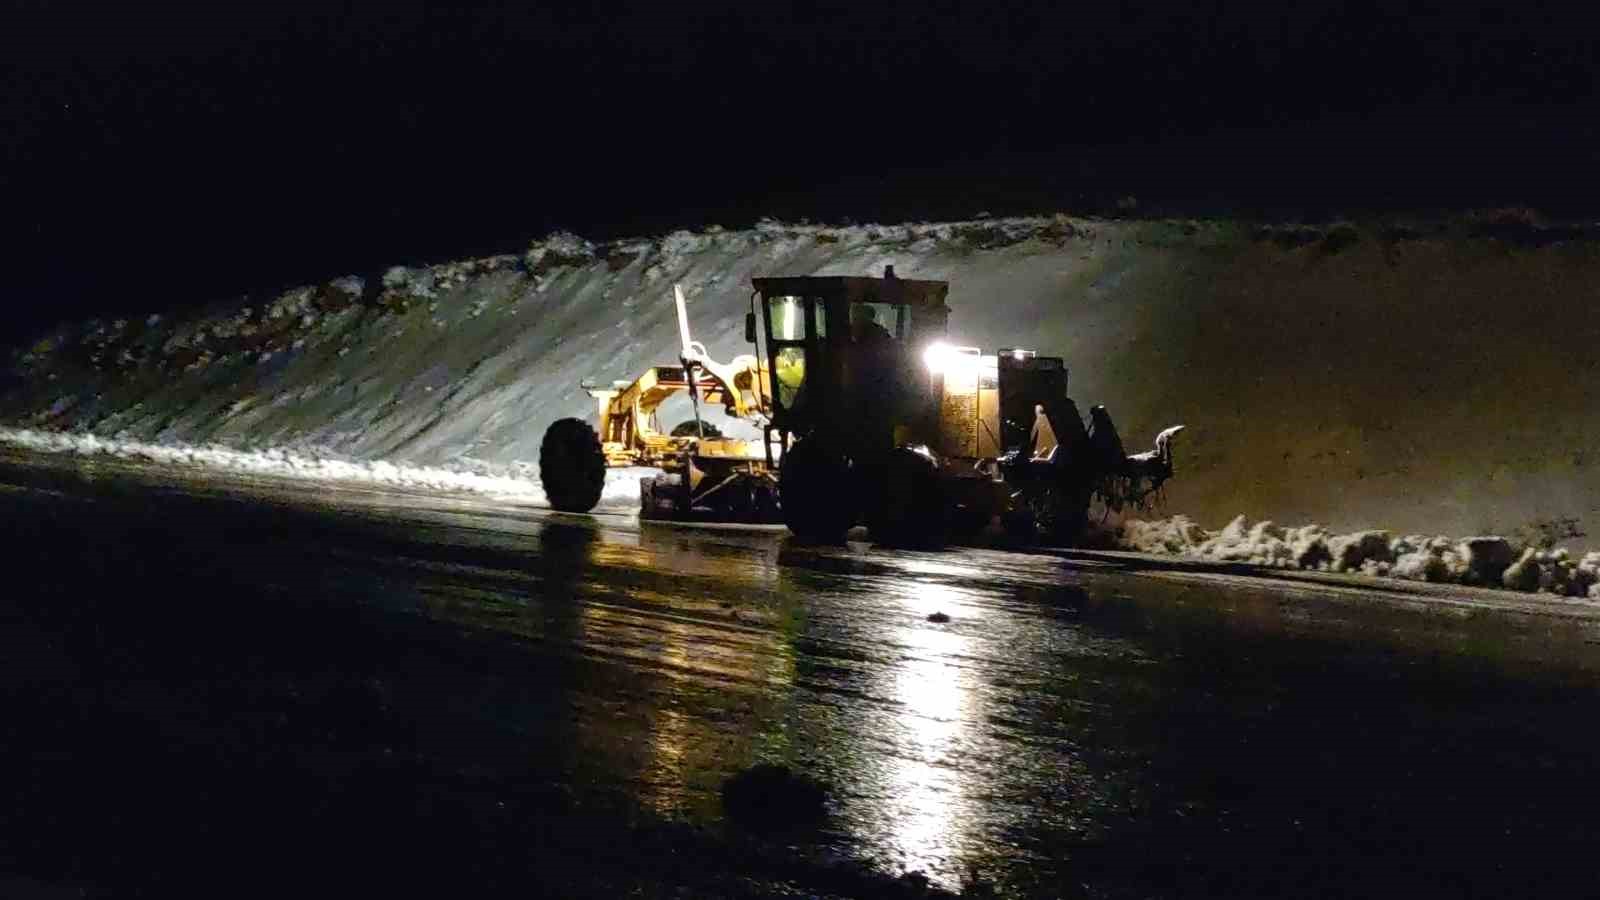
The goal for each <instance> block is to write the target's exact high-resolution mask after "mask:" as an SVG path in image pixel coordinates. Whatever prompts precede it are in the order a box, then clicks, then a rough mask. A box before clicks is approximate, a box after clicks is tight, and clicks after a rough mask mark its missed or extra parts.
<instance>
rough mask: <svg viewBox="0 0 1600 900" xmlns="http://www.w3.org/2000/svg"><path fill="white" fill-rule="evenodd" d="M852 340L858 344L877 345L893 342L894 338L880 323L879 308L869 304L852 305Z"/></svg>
mask: <svg viewBox="0 0 1600 900" xmlns="http://www.w3.org/2000/svg"><path fill="white" fill-rule="evenodd" d="M850 339H851V340H852V341H854V342H855V343H857V344H877V343H881V342H885V341H892V340H894V336H893V335H891V334H890V333H889V329H887V328H885V327H883V325H882V323H880V322H879V321H878V310H877V307H874V306H872V305H870V304H867V303H852V304H850Z"/></svg>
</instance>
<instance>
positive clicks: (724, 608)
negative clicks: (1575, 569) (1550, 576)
mask: <svg viewBox="0 0 1600 900" xmlns="http://www.w3.org/2000/svg"><path fill="white" fill-rule="evenodd" d="M0 520H3V528H4V533H3V534H0V539H3V540H4V541H5V546H6V547H7V548H8V549H9V550H10V551H11V559H10V563H9V565H8V567H7V569H8V573H7V581H8V582H9V586H8V588H7V590H6V599H4V600H3V601H0V629H3V631H0V634H3V646H4V650H5V652H4V662H3V663H0V665H3V669H0V680H3V688H4V693H3V695H0V700H3V702H4V704H5V707H4V713H5V715H4V722H5V729H6V730H5V733H4V737H5V745H4V749H3V755H0V773H4V775H3V782H0V842H3V843H0V873H8V874H10V875H12V876H14V877H16V878H19V879H23V881H19V882H17V883H19V884H22V883H25V884H27V885H30V886H31V887H32V888H35V889H37V890H40V891H45V892H46V893H47V894H48V892H49V891H51V890H55V889H60V890H73V891H75V890H78V889H83V890H86V891H87V892H89V893H90V894H91V895H106V896H120V895H144V896H169V895H173V894H176V893H185V892H188V891H191V890H199V889H202V888H203V887H208V886H209V888H211V889H217V888H219V887H221V888H223V889H225V890H226V892H232V893H240V892H244V893H248V892H250V891H251V890H252V889H260V890H261V891H262V892H263V893H271V892H277V891H280V890H284V889H288V890H295V891H297V892H301V893H303V894H307V895H314V894H320V893H323V892H324V891H326V892H330V893H331V892H334V891H336V890H348V889H352V888H359V889H364V890H374V889H379V888H383V887H413V888H414V887H417V886H419V885H422V884H428V885H433V886H437V887H444V888H447V889H449V890H451V891H452V892H454V893H457V894H461V895H468V896H474V895H490V894H501V893H506V894H511V893H515V894H518V895H519V896H527V895H528V894H529V893H532V894H534V895H538V894H547V895H590V896H616V895H620V894H625V893H630V892H632V893H640V894H644V895H668V896H671V895H677V896H705V895H721V894H744V895H750V896H759V895H765V894H772V893H793V894H796V895H807V894H813V893H832V894H844V895H863V894H883V893H893V892H896V891H899V892H905V891H910V892H913V893H914V892H917V891H920V890H921V889H922V888H923V887H924V885H926V886H927V887H928V888H929V889H933V890H948V891H962V890H965V891H967V892H968V893H970V894H974V895H1002V896H1005V895H1027V896H1078V895H1088V896H1196V895H1209V896H1242V895H1249V896H1281V895H1289V894H1293V895H1299V896H1304V895H1314V896H1375V895H1386V896H1417V895H1422V896H1477V895H1482V896H1504V895H1506V894H1507V893H1508V892H1514V893H1516V894H1518V895H1526V894H1530V893H1534V892H1537V893H1539V894H1542V895H1544V896H1580V895H1592V894H1594V893H1595V892H1596V891H1597V890H1600V878H1597V877H1596V874H1595V873H1596V870H1595V868H1594V866H1593V864H1592V859H1593V857H1594V852H1595V851H1596V850H1597V849H1600V825H1597V823H1600V813H1597V809H1596V807H1597V802H1600V766H1597V764H1596V758H1597V753H1600V746H1597V742H1596V738H1597V736H1600V728H1597V724H1596V723H1597V720H1600V717H1597V713H1600V696H1597V694H1596V691H1595V688H1596V683H1597V676H1596V670H1597V668H1600V666H1597V655H1600V645H1597V644H1596V643H1595V641H1596V640H1597V638H1596V633H1597V632H1596V628H1595V620H1594V619H1593V618H1592V617H1588V618H1586V617H1583V616H1576V617H1566V616H1561V615H1546V614H1542V613H1535V612H1531V611H1519V610H1517V609H1515V608H1510V609H1508V610H1502V611H1484V610H1476V611H1474V610H1464V609H1460V608H1453V607H1450V606H1448V605H1438V606H1435V605H1431V604H1428V603H1425V602H1404V603H1397V602H1393V601H1392V600H1390V599H1386V598H1384V597H1382V596H1381V595H1378V594H1368V593H1362V592H1352V591H1348V590H1342V591H1341V590H1336V589H1331V588H1330V589H1324V588H1318V587H1315V586H1305V585H1300V586H1293V587H1287V586H1283V585H1278V584H1274V583H1270V582H1251V581H1248V580H1241V579H1228V578H1216V577H1205V576H1183V575H1175V574H1171V573H1152V572H1140V571H1129V570H1125V569H1123V568H1120V567H1117V566H1112V565H1104V564H1100V565H1096V564H1091V563H1087V562H1084V561H1071V560H1065V559H1062V558H1060V557H1058V556H1054V555H1028V554H1016V553H1006V552H1002V551H997V550H981V549H958V550H951V551H948V552H943V553H907V552H893V551H887V550H879V549H874V548H872V547H869V546H866V545H864V544H852V545H851V546H849V547H847V548H808V547H803V546H797V545H794V544H792V543H791V542H789V541H788V540H786V539H784V538H782V537H781V536H779V535H776V534H773V533H761V532H756V533H751V532H741V531H733V530H714V529H686V528H673V527H661V526H645V527H642V528H641V527H640V525H639V524H638V523H637V522H636V521H634V520H633V519H631V518H629V517H625V516H600V517H595V518H587V517H570V516H562V515H559V514H553V513H549V512H547V511H542V510H532V509H528V508H521V507H515V506H507V505H504V504H498V503H495V502H493V501H486V500H478V499H454V498H440V497H425V496H420V495H407V494H397V493H392V492H382V491H376V490H360V489H337V490H336V489H332V488H310V487H306V486H303V485H287V484H283V483H271V482H259V481H258V482H249V481H244V480H234V481H230V482H228V483H226V484H223V483H218V482H212V483H204V484H203V483H198V482H192V481H187V480H183V479H181V478H179V477H177V476H172V475H169V474H164V473H158V472H151V471H149V470H143V469H139V468H136V467H131V466H128V465H126V464H110V463H92V464H85V463H81V462H79V463H61V462H43V463H41V462H40V461H38V460H29V461H20V460H17V459H9V460H5V461H0ZM935 614H942V616H941V615H935ZM930 616H931V617H934V619H935V620H939V621H934V620H930ZM944 617H948V621H942V619H943V618H944ZM758 762H770V763H778V764H782V765H786V766H789V767H791V768H792V769H793V770H795V771H797V772H799V773H802V774H804V775H806V776H807V777H810V778H814V779H816V780H818V781H819V782H821V783H822V784H823V785H825V786H826V789H827V792H828V801H827V804H828V806H827V813H828V814H827V817H826V818H825V819H824V820H823V821H822V822H821V823H820V824H810V823H795V824H787V823H786V822H785V820H784V819H783V817H782V816H781V815H776V816H774V817H773V818H772V820H771V821H767V822H758V823H751V822H746V821H734V820H731V819H730V818H729V817H728V816H727V815H726V814H725V812H724V809H723V805H722V802H721V799H720V793H719V792H720V789H721V787H722V785H723V783H724V781H725V780H726V779H728V778H729V777H731V776H734V775H736V774H737V773H739V772H741V771H743V770H745V769H747V768H748V767H750V766H751V765H753V764H755V763H758ZM906 872H918V873H922V876H926V879H927V880H926V882H924V881H923V880H922V878H921V877H919V876H913V877H912V878H909V879H907V878H901V879H898V880H892V876H895V875H900V874H902V873H906ZM879 873H882V875H883V876H884V877H882V878H881V879H879ZM875 879H879V880H875ZM5 884H6V882H4V881H3V880H0V887H4V886H5ZM50 895H53V894H50ZM63 895H69V894H63Z"/></svg>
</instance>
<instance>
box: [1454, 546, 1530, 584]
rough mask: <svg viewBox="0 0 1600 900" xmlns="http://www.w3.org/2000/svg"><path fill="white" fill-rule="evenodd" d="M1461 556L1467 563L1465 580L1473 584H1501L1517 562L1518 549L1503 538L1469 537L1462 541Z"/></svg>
mask: <svg viewBox="0 0 1600 900" xmlns="http://www.w3.org/2000/svg"><path fill="white" fill-rule="evenodd" d="M1461 555H1462V556H1464V557H1466V561H1467V571H1466V574H1465V578H1464V580H1466V581H1468V582H1470V583H1473V584H1499V583H1500V579H1501V577H1502V576H1503V575H1504V574H1505V571H1506V569H1507V568H1509V567H1510V566H1511V564H1512V563H1513V562H1515V561H1516V559H1517V549H1516V548H1515V547H1513V546H1512V545H1511V541H1509V540H1507V539H1505V538H1503V537H1498V536H1489V537H1469V538H1465V539H1463V540H1462V541H1461Z"/></svg>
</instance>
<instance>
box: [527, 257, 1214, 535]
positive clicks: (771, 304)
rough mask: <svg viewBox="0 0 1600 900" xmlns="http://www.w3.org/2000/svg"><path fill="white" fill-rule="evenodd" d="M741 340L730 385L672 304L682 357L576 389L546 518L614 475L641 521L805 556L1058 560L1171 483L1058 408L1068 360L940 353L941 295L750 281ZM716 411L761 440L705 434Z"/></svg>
mask: <svg viewBox="0 0 1600 900" xmlns="http://www.w3.org/2000/svg"><path fill="white" fill-rule="evenodd" d="M752 286H753V288H754V291H753V293H752V294H751V297H750V309H749V312H748V313H747V314H746V317H745V339H746V341H747V342H749V343H751V344H752V345H754V348H755V350H756V353H754V354H751V355H746V356H740V357H737V358H735V359H734V360H733V361H732V362H730V363H728V364H726V365H724V364H720V363H718V362H716V361H715V360H713V359H712V358H711V357H710V356H709V354H707V353H706V350H705V347H704V346H703V345H701V344H699V343H698V342H695V341H693V340H691V339H690V335H689V325H688V315H687V307H686V304H685V302H684V297H683V294H682V291H681V290H675V293H676V303H677V307H678V326H679V337H680V350H681V352H680V356H679V360H678V364H677V365H661V366H654V367H652V368H650V369H649V370H647V371H646V372H645V373H644V374H643V375H641V376H640V377H639V378H637V379H635V380H634V381H632V382H616V383H613V384H612V385H611V386H610V387H607V388H598V387H595V386H593V385H585V387H586V388H587V389H588V391H589V393H590V395H591V396H592V397H594V399H595V400H596V402H597V406H598V413H599V429H598V431H597V430H596V429H594V428H592V427H590V425H589V424H588V423H586V422H584V421H583V420H580V419H563V420H560V421H558V422H556V423H554V424H553V425H551V426H550V428H549V430H548V431H547V432H546V433H545V437H544V442H543V444H542V446H541V453H540V470H541V476H542V478H543V480H544V484H545V491H546V493H547V495H548V496H549V497H550V500H551V503H552V505H554V506H555V507H556V508H557V509H562V510H567V511H579V512H581V511H587V510H589V509H591V508H593V507H594V506H595V504H596V503H597V502H598V501H599V498H600V493H601V489H602V487H603V484H604V480H605V471H606V468H607V467H616V466H648V467H654V468H658V469H660V470H661V474H659V475H656V476H653V477H648V478H645V479H643V481H642V483H641V490H640V512H641V515H643V516H644V517H646V518H687V517H707V518H716V519H728V520H736V521H773V520H778V519H781V521H782V522H783V523H784V524H786V525H787V526H788V528H789V530H790V531H792V532H793V533H794V534H795V535H796V536H797V537H800V538H802V539H805V540H809V541H818V542H835V543H836V542H839V541H842V540H843V539H844V536H845V534H846V532H847V531H848V530H849V529H851V528H852V527H855V526H857V525H865V526H866V527H867V529H868V532H869V534H870V536H871V537H872V539H873V540H874V541H878V542H880V543H885V544H892V545H900V546H927V545H937V544H939V543H941V542H943V541H944V540H946V539H947V538H949V537H952V536H954V537H963V536H969V535H972V534H975V533H977V532H979V531H981V530H983V529H985V528H987V527H989V526H991V525H993V524H996V523H998V524H999V525H1001V526H1002V527H1003V528H1004V530H1005V532H1006V533H1008V534H1009V535H1011V536H1012V537H1013V538H1015V539H1019V540H1025V541H1031V540H1035V539H1043V540H1047V541H1050V542H1070V541H1072V540H1073V539H1075V538H1076V537H1078V536H1079V535H1080V534H1081V533H1082V531H1083V529H1084V527H1085V525H1086V524H1087V517H1088V510H1089V507H1090V504H1091V502H1092V500H1093V499H1094V498H1096V497H1099V498H1100V499H1101V500H1102V501H1103V502H1104V503H1105V504H1106V506H1107V507H1109V508H1113V509H1116V508H1121V507H1122V506H1124V505H1128V504H1142V503H1144V502H1146V501H1147V500H1148V499H1149V498H1151V497H1153V496H1155V495H1156V494H1157V492H1159V490H1160V489H1161V486H1162V485H1163V484H1164V483H1165V482H1166V480H1167V479H1168V478H1170V477H1171V475H1172V439H1173V437H1174V436H1175V435H1176V434H1177V433H1178V432H1179V431H1181V430H1182V428H1183V426H1181V425H1179V426H1174V427H1172V428H1168V429H1166V430H1165V431H1162V432H1161V433H1160V434H1159V435H1158V436H1157V437H1156V441H1155V447H1154V449H1152V450H1150V451H1148V452H1144V453H1138V454H1132V455H1130V454H1128V453H1126V452H1125V451H1124V449H1123V445H1122V441H1121V438H1120V437H1119V436H1118V434H1117V431H1116V426H1115V425H1114V424H1113V423H1112V421H1111V417H1110V415H1109V413H1107V412H1106V410H1105V408H1104V407H1101V406H1096V407H1093V408H1092V409H1091V410H1090V414H1089V417H1088V420H1087V422H1086V421H1085V420H1084V418H1083V417H1082V415H1081V414H1080V412H1079V410H1078V407H1077V406H1076V404H1074V403H1073V401H1072V400H1070V399H1069V398H1068V397H1067V376H1068V370H1067V367H1066V365H1065V363H1064V362H1063V360H1062V359H1061V358H1060V357H1052V356H1042V355H1040V354H1038V353H1037V352H1036V351H1033V350H1026V349H1017V348H1007V349H1001V350H999V351H997V352H995V353H993V354H984V353H982V352H981V351H980V350H979V349H978V348H973V347H958V346H952V345H950V344H948V343H947V342H946V340H945V338H946V328H947V324H948V320H949V314H950V310H949V307H948V306H947V305H946V303H945V299H946V296H947V294H948V293H949V284H948V283H947V282H944V281H927V280H916V279H902V278H898V277H896V276H895V273H894V269H893V267H892V266H891V267H887V268H886V270H885V272H884V276H883V277H882V278H872V277H843V276H841V277H816V276H812V277H777V278H755V279H752ZM680 393H687V394H688V395H689V397H690V400H691V405H692V408H693V411H694V418H693V420H692V421H691V422H687V423H684V425H683V426H680V427H678V428H674V429H672V430H671V431H670V432H665V433H664V432H663V431H662V430H661V426H660V422H659V419H658V413H659V410H660V408H661V405H662V403H663V402H664V401H665V400H667V399H668V398H669V397H672V396H674V395H677V394H680ZM718 405H720V406H721V407H722V408H723V410H724V412H725V413H726V414H727V415H729V416H731V417H733V418H734V419H736V420H740V421H744V422H747V423H749V424H750V425H751V426H753V427H752V429H751V430H752V431H756V432H759V435H760V436H759V437H756V438H740V437H724V436H721V435H720V434H715V433H713V432H712V431H711V430H709V429H708V423H707V422H706V421H705V418H704V415H703V413H704V410H705V409H706V408H707V407H715V406H718Z"/></svg>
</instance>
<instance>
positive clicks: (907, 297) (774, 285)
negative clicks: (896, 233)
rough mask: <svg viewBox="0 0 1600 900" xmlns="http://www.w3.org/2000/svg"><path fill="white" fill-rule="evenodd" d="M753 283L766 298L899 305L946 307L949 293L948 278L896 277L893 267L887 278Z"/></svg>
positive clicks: (817, 278)
mask: <svg viewBox="0 0 1600 900" xmlns="http://www.w3.org/2000/svg"><path fill="white" fill-rule="evenodd" d="M750 282H751V283H752V284H753V285H755V289H756V290H758V291H760V292H761V295H762V296H763V297H783V296H803V297H821V298H823V299H824V300H838V299H843V300H846V301H849V302H851V303H892V304H895V305H897V306H921V307H943V306H944V305H945V303H944V301H945V295H947V294H948V293H949V292H950V282H948V281H926V280H922V279H916V278H896V277H895V276H894V270H893V269H890V270H889V271H888V273H887V277H884V278H870V277H863V276H858V275H829V276H796V277H785V278H752V279H750Z"/></svg>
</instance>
